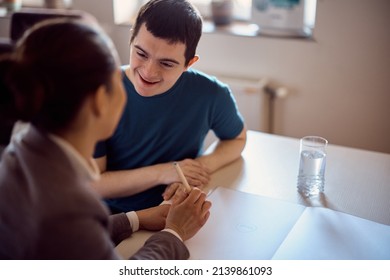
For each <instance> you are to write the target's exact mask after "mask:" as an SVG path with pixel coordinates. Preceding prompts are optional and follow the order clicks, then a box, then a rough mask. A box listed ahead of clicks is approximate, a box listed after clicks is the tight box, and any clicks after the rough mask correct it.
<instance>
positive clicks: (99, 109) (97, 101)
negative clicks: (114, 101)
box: [91, 85, 107, 117]
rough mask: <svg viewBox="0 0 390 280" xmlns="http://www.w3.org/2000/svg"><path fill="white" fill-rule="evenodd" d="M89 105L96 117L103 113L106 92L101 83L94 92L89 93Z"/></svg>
mask: <svg viewBox="0 0 390 280" xmlns="http://www.w3.org/2000/svg"><path fill="white" fill-rule="evenodd" d="M91 99H92V100H91V107H92V112H93V113H94V114H95V116H96V117H101V116H103V115H104V114H105V111H106V108H107V106H106V104H107V92H106V87H105V86H104V85H101V86H100V87H99V88H98V89H97V90H96V92H95V94H92V95H91Z"/></svg>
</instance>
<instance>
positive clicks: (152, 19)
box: [130, 0, 202, 65]
mask: <svg viewBox="0 0 390 280" xmlns="http://www.w3.org/2000/svg"><path fill="white" fill-rule="evenodd" d="M144 23H145V26H146V29H147V30H148V31H149V32H150V33H152V34H153V36H155V37H158V38H161V39H165V40H168V41H169V42H171V43H177V42H180V43H184V44H185V45H186V50H185V54H184V56H185V65H188V63H189V62H190V60H191V59H192V58H193V57H194V56H195V53H196V48H197V46H198V43H199V40H200V36H201V35H202V17H201V15H200V13H199V12H198V10H197V9H196V8H195V7H194V6H193V5H192V4H191V3H190V2H189V1H187V0H151V1H149V2H147V3H146V4H145V5H143V6H142V7H141V8H140V10H139V12H138V15H137V18H136V21H135V23H134V26H133V28H132V34H131V37H130V43H132V42H133V41H134V38H135V37H136V36H137V34H138V32H139V30H140V28H141V26H142V24H144Z"/></svg>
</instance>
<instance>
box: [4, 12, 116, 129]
mask: <svg viewBox="0 0 390 280" xmlns="http://www.w3.org/2000/svg"><path fill="white" fill-rule="evenodd" d="M5 68H6V69H7V71H5V70H4V69H5ZM116 68H117V61H116V58H115V57H114V55H113V47H112V43H111V41H110V40H109V39H108V37H106V36H105V35H104V33H102V32H101V31H100V29H98V28H95V27H92V26H91V25H88V24H87V23H85V22H82V21H79V20H70V19H54V20H47V21H45V22H41V23H38V24H37V25H35V26H34V27H32V28H31V29H30V30H28V31H27V32H26V35H25V36H24V37H23V38H22V39H21V40H20V41H19V42H18V43H17V46H16V49H15V52H14V53H13V54H12V55H11V56H9V57H7V58H3V59H2V60H0V70H2V71H1V72H5V75H2V77H1V78H0V87H1V91H2V92H1V97H0V100H1V109H2V110H3V112H4V113H2V114H6V116H3V120H2V121H9V120H18V119H20V120H23V121H28V122H31V123H32V124H34V125H36V126H37V127H40V128H43V129H45V130H47V131H50V132H54V131H56V130H59V129H62V128H65V127H66V126H67V125H69V123H70V122H71V121H72V120H73V118H74V117H75V116H76V114H77V112H78V110H79V109H80V107H81V105H82V104H83V102H84V101H85V99H86V97H87V96H88V95H89V94H92V93H94V92H95V91H96V90H97V89H98V88H99V86H101V85H105V86H106V87H107V88H108V90H110V88H111V77H112V74H113V72H114V71H115V69H116Z"/></svg>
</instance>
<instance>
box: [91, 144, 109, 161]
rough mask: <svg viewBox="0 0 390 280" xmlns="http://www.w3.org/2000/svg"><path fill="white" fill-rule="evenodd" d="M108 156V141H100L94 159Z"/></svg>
mask: <svg viewBox="0 0 390 280" xmlns="http://www.w3.org/2000/svg"><path fill="white" fill-rule="evenodd" d="M105 155H107V144H106V141H100V142H98V143H97V144H96V146H95V152H94V153H93V157H94V158H100V157H104V156H105Z"/></svg>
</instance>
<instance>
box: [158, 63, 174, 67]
mask: <svg viewBox="0 0 390 280" xmlns="http://www.w3.org/2000/svg"><path fill="white" fill-rule="evenodd" d="M161 65H162V66H164V67H167V68H172V67H173V63H169V62H161Z"/></svg>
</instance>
